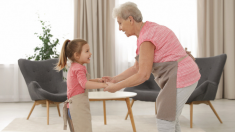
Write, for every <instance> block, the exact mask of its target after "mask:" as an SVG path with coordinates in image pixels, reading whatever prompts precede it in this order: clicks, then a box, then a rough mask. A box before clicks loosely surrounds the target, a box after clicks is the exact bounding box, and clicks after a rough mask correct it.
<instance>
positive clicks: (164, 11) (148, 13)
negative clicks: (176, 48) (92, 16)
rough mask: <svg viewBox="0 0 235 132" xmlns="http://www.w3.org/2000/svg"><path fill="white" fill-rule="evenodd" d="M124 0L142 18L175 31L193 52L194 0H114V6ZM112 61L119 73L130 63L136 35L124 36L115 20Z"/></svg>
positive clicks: (194, 51)
mask: <svg viewBox="0 0 235 132" xmlns="http://www.w3.org/2000/svg"><path fill="white" fill-rule="evenodd" d="M127 1H131V2H134V3H136V4H137V6H138V8H139V9H140V11H141V13H142V15H143V21H144V22H145V21H151V22H156V23H158V24H161V25H165V26H167V27H168V28H170V29H171V30H173V32H174V33H175V34H176V36H177V37H178V39H179V41H180V42H181V44H182V46H183V47H187V48H188V50H189V51H191V52H192V55H193V56H195V57H196V53H197V1H196V0H147V1H143V0H117V1H116V6H117V5H119V4H122V3H125V2H127ZM115 30H116V32H115V64H116V74H120V73H121V72H123V71H124V70H126V69H127V68H129V67H130V66H132V65H133V64H134V61H135V59H134V57H135V56H136V54H135V50H136V41H137V38H136V37H133V36H132V37H129V38H127V37H126V35H125V34H124V33H123V32H120V31H119V30H118V24H117V22H116V21H115Z"/></svg>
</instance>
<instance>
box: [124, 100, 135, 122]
mask: <svg viewBox="0 0 235 132" xmlns="http://www.w3.org/2000/svg"><path fill="white" fill-rule="evenodd" d="M134 101H135V100H134V99H132V101H131V107H132V106H133V104H134ZM128 115H129V113H128V111H127V113H126V118H125V120H127V118H128Z"/></svg>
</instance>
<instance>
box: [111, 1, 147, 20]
mask: <svg viewBox="0 0 235 132" xmlns="http://www.w3.org/2000/svg"><path fill="white" fill-rule="evenodd" d="M129 16H132V17H133V19H134V20H135V21H136V22H142V20H143V17H142V14H141V12H140V10H139V9H138V8H137V5H136V4H135V3H133V2H126V3H124V4H121V5H120V6H119V7H115V8H113V18H116V17H121V18H122V19H124V20H126V19H127V18H128V17H129Z"/></svg>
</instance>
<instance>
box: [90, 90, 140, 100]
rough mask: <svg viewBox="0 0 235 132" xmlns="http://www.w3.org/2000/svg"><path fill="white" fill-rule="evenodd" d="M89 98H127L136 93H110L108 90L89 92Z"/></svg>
mask: <svg viewBox="0 0 235 132" xmlns="http://www.w3.org/2000/svg"><path fill="white" fill-rule="evenodd" d="M88 94H89V96H88V97H89V99H120V98H129V97H134V96H136V95H137V93H134V92H124V91H123V92H122V91H118V92H115V93H110V92H103V91H100V92H89V93H88Z"/></svg>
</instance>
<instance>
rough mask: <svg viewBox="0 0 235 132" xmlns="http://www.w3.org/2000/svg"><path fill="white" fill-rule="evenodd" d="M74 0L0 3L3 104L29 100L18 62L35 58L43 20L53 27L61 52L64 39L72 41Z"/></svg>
mask: <svg viewBox="0 0 235 132" xmlns="http://www.w3.org/2000/svg"><path fill="white" fill-rule="evenodd" d="M73 2H74V1H73V0H33V1H32V0H20V1H17V0H1V1H0V20H1V21H0V29H1V30H0V40H1V42H0V45H1V48H0V73H1V74H0V85H1V86H0V102H17V101H30V100H31V98H30V96H29V94H28V89H27V86H26V84H25V81H24V78H23V76H22V74H21V72H20V70H19V67H18V62H17V61H18V59H20V58H26V55H33V53H34V48H35V47H36V46H38V45H39V44H42V42H41V41H40V40H39V39H38V38H37V36H36V35H34V33H40V34H41V33H42V29H41V28H42V27H41V23H40V22H39V21H38V20H39V18H38V15H37V14H39V16H40V20H43V21H47V23H48V24H50V25H51V34H52V35H53V38H58V39H59V41H60V45H59V46H58V47H57V50H58V52H60V50H61V47H62V44H63V41H64V40H65V39H73V30H74V29H73V26H74V24H73V23H74V20H73V19H74V15H73V13H74V12H73V8H74V6H73Z"/></svg>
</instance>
